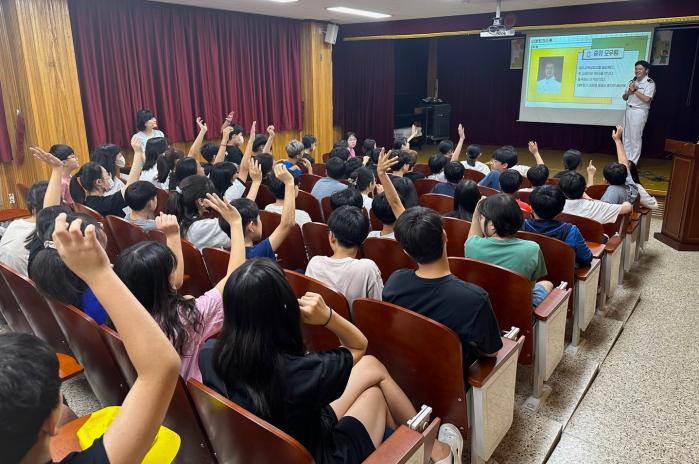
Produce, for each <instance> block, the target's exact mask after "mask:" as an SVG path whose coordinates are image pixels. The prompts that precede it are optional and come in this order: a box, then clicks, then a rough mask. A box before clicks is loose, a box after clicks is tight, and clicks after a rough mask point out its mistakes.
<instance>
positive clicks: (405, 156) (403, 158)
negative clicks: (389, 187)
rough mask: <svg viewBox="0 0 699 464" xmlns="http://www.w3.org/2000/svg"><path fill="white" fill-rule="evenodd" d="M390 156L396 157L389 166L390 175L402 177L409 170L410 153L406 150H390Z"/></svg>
mask: <svg viewBox="0 0 699 464" xmlns="http://www.w3.org/2000/svg"><path fill="white" fill-rule="evenodd" d="M391 157H397V158H398V159H397V160H396V162H395V164H394V165H393V166H392V167H391V175H392V176H395V177H404V176H405V174H407V172H408V171H409V170H410V153H409V152H408V151H407V150H392V151H391Z"/></svg>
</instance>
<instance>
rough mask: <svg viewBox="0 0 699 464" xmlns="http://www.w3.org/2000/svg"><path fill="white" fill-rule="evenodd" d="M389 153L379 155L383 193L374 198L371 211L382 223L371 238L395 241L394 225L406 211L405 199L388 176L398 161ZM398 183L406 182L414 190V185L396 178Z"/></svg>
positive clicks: (377, 170) (377, 168) (377, 167)
mask: <svg viewBox="0 0 699 464" xmlns="http://www.w3.org/2000/svg"><path fill="white" fill-rule="evenodd" d="M389 156H390V155H389V154H388V153H383V150H382V151H381V153H380V154H379V162H378V164H377V166H376V174H377V177H378V178H379V180H380V181H381V185H383V188H384V191H383V193H379V194H378V195H376V196H375V197H374V201H373V202H372V205H371V209H372V211H373V212H374V214H375V215H376V217H377V218H378V219H379V221H381V224H382V228H381V230H372V231H371V232H369V237H379V238H390V239H394V238H395V236H394V234H393V225H394V224H395V222H396V218H398V217H400V215H401V214H403V211H405V206H404V204H403V199H402V198H401V197H400V195H399V194H398V190H396V187H395V185H394V184H393V180H391V178H390V177H389V176H388V171H389V170H390V169H391V168H392V167H393V165H394V164H395V163H396V162H397V161H398V159H397V158H396V157H393V158H389ZM394 180H395V181H396V182H399V181H404V182H406V183H407V184H408V185H410V186H411V188H412V189H413V190H414V187H413V185H412V184H411V183H410V182H409V181H408V180H404V179H402V178H394Z"/></svg>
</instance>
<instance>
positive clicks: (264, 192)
mask: <svg viewBox="0 0 699 464" xmlns="http://www.w3.org/2000/svg"><path fill="white" fill-rule="evenodd" d="M245 195H247V193H246V194H245ZM245 195H244V196H243V197H245ZM276 201H277V198H276V197H275V196H274V195H273V194H272V192H271V191H270V190H269V188H268V187H267V186H266V185H264V184H262V185H260V188H259V190H258V191H257V196H256V197H255V204H256V205H257V207H258V208H259V209H260V211H262V210H264V209H265V206H267V205H269V204H272V203H274V202H276Z"/></svg>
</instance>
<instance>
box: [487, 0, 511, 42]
mask: <svg viewBox="0 0 699 464" xmlns="http://www.w3.org/2000/svg"><path fill="white" fill-rule="evenodd" d="M501 1H502V0H497V3H496V7H495V17H494V18H493V24H492V25H490V26H488V27H486V28H484V29H482V30H481V37H512V36H514V35H515V30H514V29H513V28H512V26H508V25H507V24H505V21H503V19H502V17H501V16H500V3H501Z"/></svg>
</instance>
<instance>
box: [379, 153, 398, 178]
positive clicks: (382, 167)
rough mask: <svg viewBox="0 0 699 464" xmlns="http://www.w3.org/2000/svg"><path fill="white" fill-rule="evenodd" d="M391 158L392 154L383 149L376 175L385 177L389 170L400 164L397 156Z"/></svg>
mask: <svg viewBox="0 0 699 464" xmlns="http://www.w3.org/2000/svg"><path fill="white" fill-rule="evenodd" d="M389 156H391V152H388V153H386V151H385V150H384V148H383V147H382V148H381V152H380V153H379V162H378V164H377V165H376V173H377V174H378V175H385V174H386V173H387V172H388V171H389V169H391V167H392V166H393V165H394V164H396V163H397V162H398V157H397V156H394V157H393V158H390V159H389Z"/></svg>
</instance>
